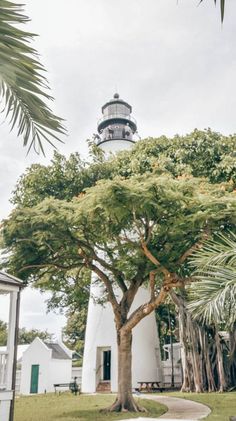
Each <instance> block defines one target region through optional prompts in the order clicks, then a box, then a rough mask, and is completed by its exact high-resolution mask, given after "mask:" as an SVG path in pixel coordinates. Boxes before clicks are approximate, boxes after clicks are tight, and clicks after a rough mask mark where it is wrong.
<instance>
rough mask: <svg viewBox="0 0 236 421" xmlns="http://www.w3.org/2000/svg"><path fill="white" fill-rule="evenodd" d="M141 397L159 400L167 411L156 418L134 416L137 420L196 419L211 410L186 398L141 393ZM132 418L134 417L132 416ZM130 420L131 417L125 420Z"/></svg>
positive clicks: (170, 420) (172, 420) (171, 420)
mask: <svg viewBox="0 0 236 421" xmlns="http://www.w3.org/2000/svg"><path fill="white" fill-rule="evenodd" d="M139 397H140V398H142V399H152V400H154V401H157V402H160V403H162V404H163V405H166V406H167V407H168V411H167V412H166V413H165V414H163V415H161V416H160V417H158V418H145V417H140V418H135V420H138V421H151V420H153V421H158V420H169V421H180V420H184V421H196V420H201V419H202V418H205V417H207V415H209V414H210V412H211V410H210V408H209V407H208V406H206V405H203V404H201V403H198V402H193V401H189V400H187V399H180V398H172V397H169V396H165V395H158V396H153V395H145V396H144V395H141V396H139ZM133 420H134V418H133ZM126 421H132V419H129V420H126Z"/></svg>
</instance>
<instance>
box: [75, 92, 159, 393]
mask: <svg viewBox="0 0 236 421" xmlns="http://www.w3.org/2000/svg"><path fill="white" fill-rule="evenodd" d="M131 112H132V107H131V106H130V105H129V104H128V103H127V102H125V101H123V100H122V99H120V97H119V94H117V93H116V94H115V95H114V97H113V98H112V99H111V100H110V101H108V102H107V103H106V104H105V105H104V106H103V107H102V113H103V116H102V118H101V119H100V120H99V122H98V133H99V136H98V137H97V138H98V143H97V144H98V146H100V147H101V148H102V149H103V150H104V151H105V152H106V153H107V152H117V151H121V150H124V149H129V148H131V147H132V145H133V144H134V140H133V135H134V134H135V133H136V132H137V124H136V121H135V119H134V118H133V117H132V116H131ZM102 295H103V286H102V285H101V284H98V283H97V282H96V277H95V276H93V275H92V281H91V288H90V300H89V307H88V316H87V325H86V335H85V346H84V359H83V370H82V392H84V393H94V392H96V391H111V392H116V391H117V389H118V384H117V381H118V379H117V377H118V376H117V344H116V330H115V322H114V315H113V311H112V307H111V305H110V303H107V304H105V305H101V304H98V303H97V300H98V299H99V297H101V296H102ZM149 299H150V294H149V291H148V290H147V289H145V288H140V289H139V292H138V293H137V295H136V298H135V300H134V303H133V306H132V308H131V312H133V311H134V310H135V308H137V307H139V306H140V305H141V304H143V303H145V302H147V301H149ZM161 380H162V372H161V357H160V345H159V338H158V334H157V326H156V320H155V314H154V313H151V314H150V315H149V316H147V317H145V318H144V319H143V320H142V321H141V322H140V323H139V324H138V325H137V326H136V327H135V328H134V329H133V341H132V386H133V388H137V387H138V382H140V381H161Z"/></svg>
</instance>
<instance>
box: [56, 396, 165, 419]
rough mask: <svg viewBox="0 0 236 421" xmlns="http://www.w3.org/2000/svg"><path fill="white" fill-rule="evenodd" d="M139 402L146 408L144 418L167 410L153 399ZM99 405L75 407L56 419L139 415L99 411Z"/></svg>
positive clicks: (135, 416)
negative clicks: (92, 407) (95, 406)
mask: <svg viewBox="0 0 236 421" xmlns="http://www.w3.org/2000/svg"><path fill="white" fill-rule="evenodd" d="M138 401H139V403H140V404H142V405H143V406H145V408H146V409H147V411H148V412H147V413H145V417H146V418H155V417H159V416H160V415H162V414H164V413H165V412H166V411H167V408H166V406H164V405H160V404H157V403H156V402H153V401H148V400H146V399H145V400H139V399H138ZM101 409H102V408H101V406H100V405H97V408H94V409H91V408H88V409H81V410H79V409H77V410H75V411H70V412H64V413H63V414H61V415H60V416H58V417H57V419H58V420H59V419H62V420H63V419H64V420H67V419H69V421H74V420H76V421H105V420H109V421H115V420H120V419H124V420H125V419H129V418H138V417H140V413H137V412H127V414H125V413H121V412H117V413H116V412H112V413H111V412H107V413H106V412H101Z"/></svg>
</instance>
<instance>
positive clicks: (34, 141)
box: [0, 0, 65, 152]
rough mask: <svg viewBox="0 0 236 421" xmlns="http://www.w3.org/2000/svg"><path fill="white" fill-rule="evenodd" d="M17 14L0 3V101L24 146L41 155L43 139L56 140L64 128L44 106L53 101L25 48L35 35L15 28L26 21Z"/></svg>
mask: <svg viewBox="0 0 236 421" xmlns="http://www.w3.org/2000/svg"><path fill="white" fill-rule="evenodd" d="M21 12H22V5H20V4H16V3H12V2H11V1H7V0H0V98H1V99H2V101H3V102H4V108H5V112H6V117H10V125H11V128H12V129H13V128H14V127H17V129H18V136H23V140H24V146H26V145H27V146H28V150H29V149H30V148H31V147H32V146H33V147H34V148H35V149H36V150H37V151H40V150H41V151H42V152H43V140H46V141H47V142H49V143H51V144H53V142H54V141H55V140H56V141H60V139H59V138H58V134H65V129H64V127H63V125H62V119H61V118H59V117H57V116H55V115H54V114H53V113H52V111H51V110H50V108H49V107H48V106H47V104H46V102H47V101H48V100H52V99H53V98H52V97H51V96H50V95H49V94H48V89H49V88H48V83H47V80H46V78H45V76H43V72H44V71H45V69H44V67H43V66H42V65H41V64H40V62H39V61H38V59H37V56H38V54H37V51H36V50H35V49H33V48H32V47H30V45H29V43H30V41H32V40H33V38H34V37H35V35H34V34H32V33H29V32H25V31H22V30H21V29H19V28H18V26H17V25H18V24H23V23H26V22H28V20H29V19H28V17H27V16H24V15H23V14H22V13H21Z"/></svg>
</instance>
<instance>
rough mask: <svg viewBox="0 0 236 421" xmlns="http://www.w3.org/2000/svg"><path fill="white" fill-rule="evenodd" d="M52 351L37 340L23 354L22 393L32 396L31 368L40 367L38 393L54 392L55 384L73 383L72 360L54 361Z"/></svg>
mask: <svg viewBox="0 0 236 421" xmlns="http://www.w3.org/2000/svg"><path fill="white" fill-rule="evenodd" d="M51 355H52V350H51V349H48V348H47V346H46V345H45V344H44V343H43V342H42V341H41V340H40V339H39V338H36V339H35V340H34V341H33V342H32V344H31V345H30V346H29V348H28V349H27V350H26V351H25V352H24V353H23V356H22V364H21V385H20V393H22V394H24V395H28V394H30V382H31V366H32V365H33V364H38V365H39V383H38V393H44V392H45V391H46V392H54V387H53V384H54V383H69V382H70V381H71V369H72V360H69V359H68V360H59V359H52V358H51Z"/></svg>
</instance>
